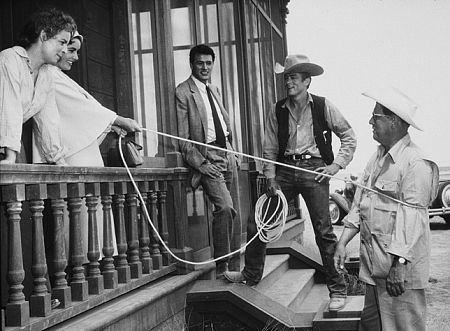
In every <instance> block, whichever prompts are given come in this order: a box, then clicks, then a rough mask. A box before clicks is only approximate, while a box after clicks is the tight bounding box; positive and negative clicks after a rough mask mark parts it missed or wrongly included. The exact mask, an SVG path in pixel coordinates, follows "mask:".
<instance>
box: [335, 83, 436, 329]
mask: <svg viewBox="0 0 450 331" xmlns="http://www.w3.org/2000/svg"><path fill="white" fill-rule="evenodd" d="M363 95H365V96H367V97H369V98H371V99H373V100H375V101H376V104H375V108H374V110H373V114H372V117H371V118H370V121H369V124H370V125H372V130H373V138H374V139H375V140H376V141H378V142H379V143H380V145H379V146H378V149H377V151H376V153H375V154H374V155H373V156H372V158H371V159H370V161H369V163H368V164H367V166H366V168H365V170H364V174H363V176H362V177H361V182H360V183H361V184H362V185H363V186H365V187H369V188H371V189H372V190H374V191H375V192H376V191H378V192H380V193H382V194H383V195H381V194H375V193H374V192H373V191H369V190H367V189H364V188H362V187H358V189H357V191H356V193H355V198H354V200H353V206H352V209H351V211H350V213H349V214H348V216H347V218H346V220H345V227H344V231H343V232H342V235H341V238H340V239H339V243H338V245H337V246H336V252H335V255H334V263H335V268H336V269H337V270H341V269H342V268H343V264H344V261H345V246H346V245H347V243H348V242H349V241H350V240H351V239H352V238H353V237H354V236H355V234H356V233H358V232H360V236H361V259H360V260H361V262H360V271H359V278H360V279H361V280H362V281H363V282H365V283H366V296H365V305H364V310H363V312H362V315H361V328H360V330H361V329H362V330H370V331H373V330H375V331H376V330H425V321H426V318H425V312H426V303H425V290H424V289H425V287H426V286H427V283H428V273H429V252H430V240H429V239H430V233H429V231H430V228H429V220H428V209H427V208H428V206H429V205H430V204H431V202H432V201H433V200H434V198H435V197H436V194H437V188H438V179H439V173H438V168H437V166H436V164H434V163H433V162H431V161H429V160H427V159H425V158H424V156H423V155H424V154H423V153H422V151H421V150H420V149H419V148H418V147H417V146H416V145H415V144H414V143H413V142H412V141H411V138H410V136H409V134H408V128H409V126H412V127H414V128H416V129H419V127H418V126H417V125H416V124H415V123H414V121H413V116H414V113H415V111H416V109H417V105H416V104H415V103H414V102H413V101H412V100H411V99H410V98H409V97H407V96H406V95H405V94H403V93H402V92H400V91H399V90H397V89H394V88H390V87H384V88H376V89H372V90H370V91H368V92H364V93H363ZM419 130H420V129H419ZM387 196H389V197H392V198H394V199H396V200H394V199H390V198H388V197H387Z"/></svg>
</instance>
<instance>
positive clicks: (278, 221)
mask: <svg viewBox="0 0 450 331" xmlns="http://www.w3.org/2000/svg"><path fill="white" fill-rule="evenodd" d="M275 198H276V199H277V207H276V208H275V209H274V210H273V212H272V215H271V216H270V217H269V218H267V213H268V212H269V209H270V203H271V202H272V199H275ZM280 206H281V210H279V208H280ZM264 209H265V212H264V213H263V210H264ZM263 214H264V215H263ZM287 214H288V202H287V201H286V197H285V196H284V194H283V192H281V190H277V195H276V196H275V197H268V196H267V195H266V194H263V195H261V196H260V197H259V199H258V201H256V205H255V223H256V228H257V229H258V232H259V239H260V240H261V241H262V242H265V243H268V242H273V241H277V240H278V239H280V237H281V235H282V234H283V230H284V226H285V224H286V218H287ZM261 215H263V217H261ZM265 219H267V221H266V222H263V220H265Z"/></svg>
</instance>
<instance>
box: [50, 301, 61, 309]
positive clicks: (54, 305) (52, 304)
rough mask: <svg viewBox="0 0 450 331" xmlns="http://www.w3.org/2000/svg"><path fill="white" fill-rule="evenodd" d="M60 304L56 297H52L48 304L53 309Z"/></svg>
mask: <svg viewBox="0 0 450 331" xmlns="http://www.w3.org/2000/svg"><path fill="white" fill-rule="evenodd" d="M60 304H61V302H60V301H59V300H58V299H52V301H51V304H50V305H51V307H52V309H55V308H58V307H59V305H60Z"/></svg>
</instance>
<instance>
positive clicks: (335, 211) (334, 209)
mask: <svg viewBox="0 0 450 331" xmlns="http://www.w3.org/2000/svg"><path fill="white" fill-rule="evenodd" d="M328 208H329V209H330V218H331V224H333V225H339V224H341V221H342V219H343V218H344V212H343V210H342V208H341V207H339V206H338V204H337V203H336V202H334V201H333V200H329V204H328Z"/></svg>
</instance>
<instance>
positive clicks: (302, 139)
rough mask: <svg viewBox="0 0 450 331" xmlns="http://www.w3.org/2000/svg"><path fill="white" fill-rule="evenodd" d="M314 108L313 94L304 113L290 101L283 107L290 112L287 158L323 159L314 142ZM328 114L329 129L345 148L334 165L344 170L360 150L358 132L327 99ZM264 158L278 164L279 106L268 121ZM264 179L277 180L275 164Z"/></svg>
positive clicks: (265, 171)
mask: <svg viewBox="0 0 450 331" xmlns="http://www.w3.org/2000/svg"><path fill="white" fill-rule="evenodd" d="M312 104H313V99H312V97H311V94H309V93H308V102H307V104H306V106H305V107H304V108H303V109H301V110H300V111H298V110H297V112H296V111H295V109H294V106H293V105H292V104H291V102H290V99H289V98H288V99H287V100H286V102H285V103H284V105H283V106H282V107H286V108H288V110H289V139H288V144H287V147H286V152H285V154H303V153H309V154H310V155H312V156H316V157H321V156H320V152H319V149H318V147H317V145H316V141H315V139H314V133H313V121H312V114H311V106H312ZM324 113H325V114H324V115H325V121H326V123H327V125H328V127H329V128H330V129H331V130H332V131H333V132H334V133H335V134H336V136H337V137H338V138H339V139H340V141H341V146H340V148H339V151H338V153H337V155H336V156H335V158H334V161H333V163H336V164H338V165H339V166H340V167H341V168H342V169H344V168H345V167H347V165H348V164H349V163H350V161H351V160H352V159H353V154H354V152H355V149H356V136H355V132H354V131H353V129H352V127H351V126H350V124H349V123H348V122H347V120H346V119H345V118H344V116H342V114H341V112H340V111H339V109H337V107H336V106H334V105H333V104H332V103H331V102H330V101H329V100H328V99H325V111H324ZM263 157H264V158H266V159H268V160H272V161H275V160H276V159H277V158H278V121H277V116H276V112H275V105H274V106H273V107H272V110H271V112H270V113H269V115H268V116H267V120H266V126H265V134H264V148H263ZM264 175H265V176H266V177H267V178H274V177H275V165H274V164H272V163H265V164H264Z"/></svg>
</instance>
